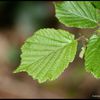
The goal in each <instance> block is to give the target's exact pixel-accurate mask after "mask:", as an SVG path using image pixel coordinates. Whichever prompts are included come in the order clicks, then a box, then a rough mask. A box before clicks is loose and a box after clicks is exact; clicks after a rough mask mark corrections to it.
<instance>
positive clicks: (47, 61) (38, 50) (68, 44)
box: [15, 28, 77, 83]
mask: <svg viewBox="0 0 100 100" xmlns="http://www.w3.org/2000/svg"><path fill="white" fill-rule="evenodd" d="M76 49H77V41H76V40H74V36H73V35H71V34H70V33H69V32H66V31H64V30H60V29H58V30H55V29H48V28H47V29H40V30H39V31H37V32H36V33H35V35H33V36H32V37H30V38H29V39H27V40H26V42H25V44H24V45H23V46H22V49H21V50H22V55H21V64H20V66H19V67H18V68H17V69H16V71H15V73H17V72H22V71H25V72H27V73H28V74H29V75H31V76H32V77H33V79H38V81H39V82H40V83H41V82H45V81H47V80H54V79H56V78H57V77H58V76H59V75H60V74H61V73H62V72H63V71H64V69H65V68H67V66H68V64H69V63H70V62H72V61H73V59H74V57H75V54H76Z"/></svg>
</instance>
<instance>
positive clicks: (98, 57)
mask: <svg viewBox="0 0 100 100" xmlns="http://www.w3.org/2000/svg"><path fill="white" fill-rule="evenodd" d="M85 68H86V70H87V71H88V72H91V73H92V74H93V75H94V76H95V77H96V78H100V36H97V35H93V36H92V37H91V38H90V40H89V42H88V45H87V50H86V53H85Z"/></svg>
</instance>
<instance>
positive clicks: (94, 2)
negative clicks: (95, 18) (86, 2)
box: [92, 1, 100, 9]
mask: <svg viewBox="0 0 100 100" xmlns="http://www.w3.org/2000/svg"><path fill="white" fill-rule="evenodd" d="M92 4H93V5H94V6H95V7H96V8H98V9H100V2H99V1H92Z"/></svg>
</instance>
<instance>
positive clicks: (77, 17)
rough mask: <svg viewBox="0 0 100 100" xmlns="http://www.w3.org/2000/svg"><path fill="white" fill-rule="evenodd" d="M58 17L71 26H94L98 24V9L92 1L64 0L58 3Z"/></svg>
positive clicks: (56, 6) (56, 5)
mask: <svg viewBox="0 0 100 100" xmlns="http://www.w3.org/2000/svg"><path fill="white" fill-rule="evenodd" d="M55 8H56V17H57V18H58V19H59V21H60V22H62V23H63V24H65V25H66V26H70V27H78V28H94V27H96V26H97V23H98V18H97V16H96V15H97V14H98V13H97V11H96V9H95V8H94V7H93V5H92V4H91V3H90V2H86V1H83V2H82V1H64V2H62V3H56V4H55Z"/></svg>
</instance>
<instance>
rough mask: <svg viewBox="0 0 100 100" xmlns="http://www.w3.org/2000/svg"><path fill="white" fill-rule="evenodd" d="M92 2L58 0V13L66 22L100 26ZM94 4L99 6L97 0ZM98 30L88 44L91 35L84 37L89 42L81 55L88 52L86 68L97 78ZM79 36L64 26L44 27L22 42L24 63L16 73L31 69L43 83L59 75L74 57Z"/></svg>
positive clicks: (99, 67)
mask: <svg viewBox="0 0 100 100" xmlns="http://www.w3.org/2000/svg"><path fill="white" fill-rule="evenodd" d="M92 3H93V2H88V1H81V2H80V1H63V2H60V3H54V6H55V12H56V17H57V18H58V19H59V21H60V22H61V23H63V24H65V25H66V26H70V27H77V28H98V27H99V28H100V26H99V21H100V14H99V13H98V11H97V9H96V8H95V7H94V6H93V5H92ZM94 4H95V6H96V3H94ZM96 7H97V6H96ZM95 33H97V34H99V35H93V36H92V37H91V38H90V39H89V41H88V44H87V46H86V43H87V40H88V39H87V38H86V39H84V40H86V41H85V42H86V43H85V46H84V44H83V47H82V51H81V53H80V57H81V58H82V59H83V58H84V56H85V69H86V70H87V71H88V72H91V73H92V74H93V75H94V76H95V77H96V78H100V63H99V62H100V30H96V32H95ZM79 38H80V37H79ZM79 38H78V39H74V35H72V34H71V33H69V32H67V31H64V30H61V29H58V30H56V29H53V28H51V29H49V28H46V29H40V30H39V31H37V32H36V33H35V35H33V36H32V37H30V38H28V39H27V40H26V41H25V44H24V45H23V46H22V48H21V50H22V54H21V64H20V66H19V67H18V68H17V69H16V71H14V73H17V72H22V71H23V72H27V73H28V74H29V75H30V76H32V78H33V79H37V80H38V81H39V82H40V83H42V82H45V81H48V80H49V81H51V80H55V79H57V78H58V77H59V76H60V75H61V73H62V72H63V71H64V70H65V68H67V67H68V65H69V63H70V62H72V61H73V60H74V58H75V54H76V51H77V44H78V43H77V42H78V40H79ZM80 39H81V38H80ZM82 43H83V42H82Z"/></svg>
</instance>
